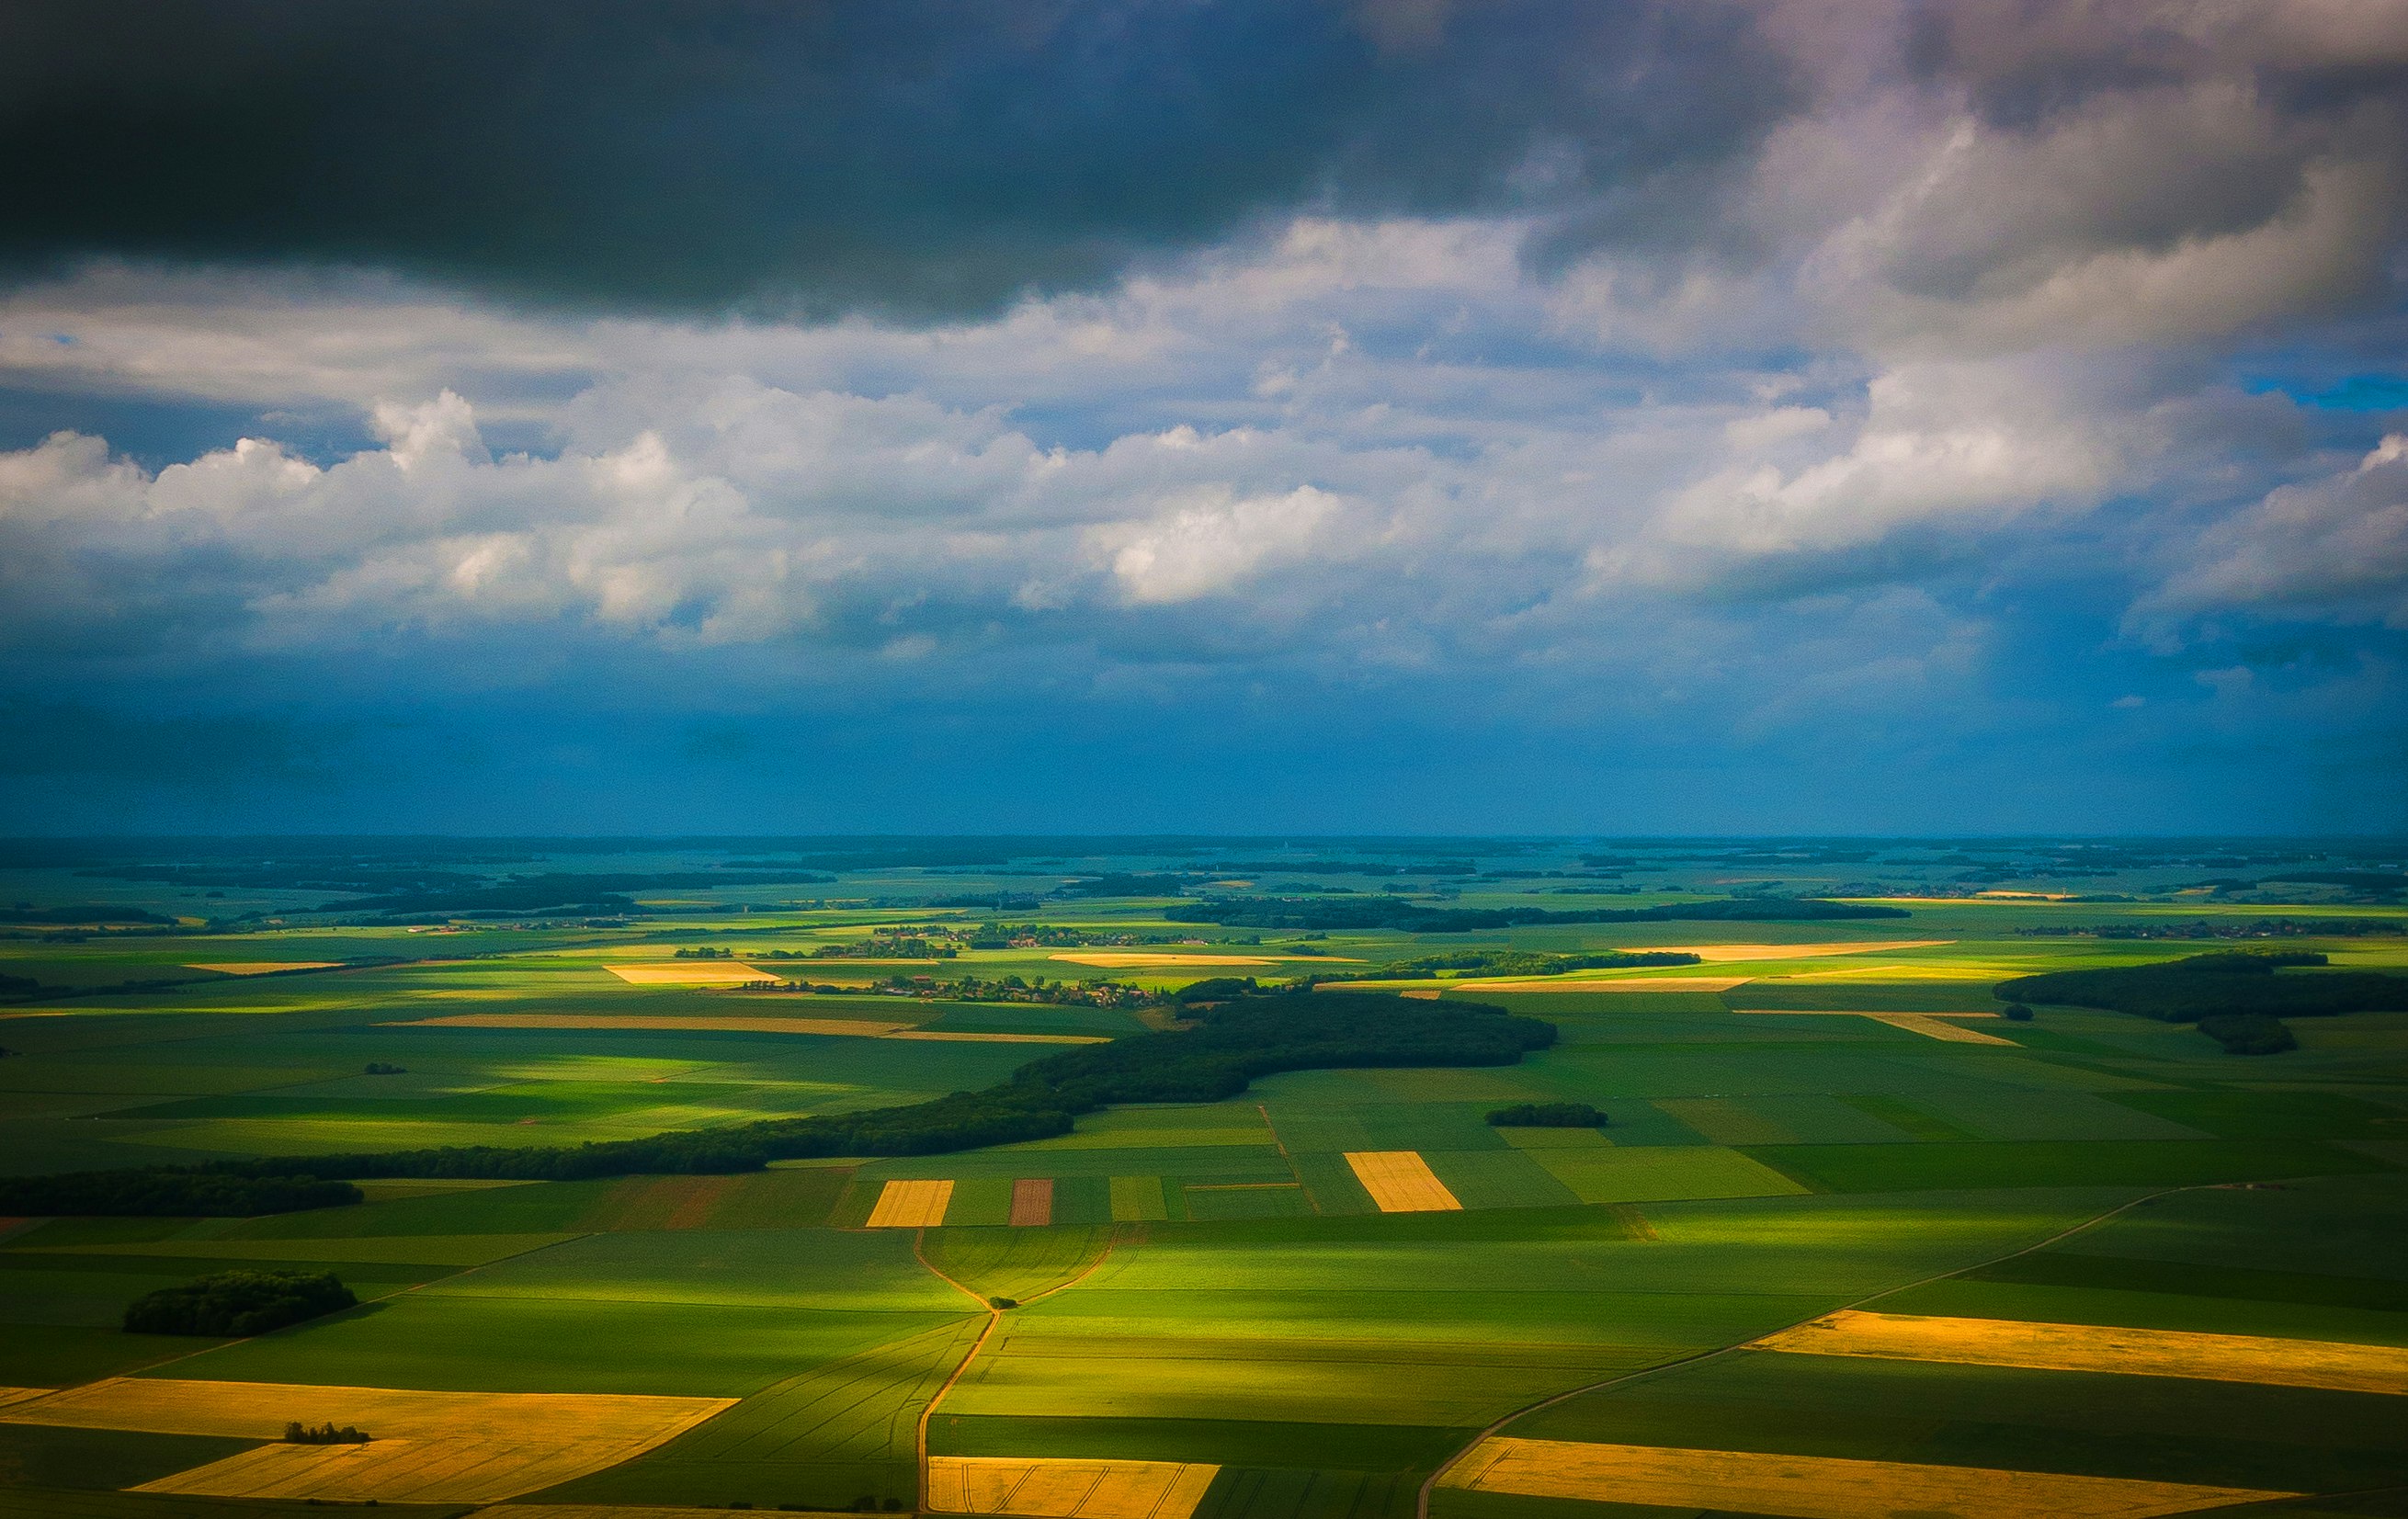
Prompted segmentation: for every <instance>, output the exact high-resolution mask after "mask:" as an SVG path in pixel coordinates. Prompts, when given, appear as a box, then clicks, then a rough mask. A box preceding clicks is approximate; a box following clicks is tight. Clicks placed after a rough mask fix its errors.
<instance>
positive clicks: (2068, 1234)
mask: <svg viewBox="0 0 2408 1519" xmlns="http://www.w3.org/2000/svg"><path fill="white" fill-rule="evenodd" d="M2232 1184H2233V1183H2231V1182H2194V1183H2192V1184H2190V1185H2187V1186H2179V1187H2166V1188H2164V1189H2162V1190H2160V1191H2157V1192H2150V1193H2144V1194H2143V1195H2142V1196H2140V1197H2134V1198H2132V1199H2130V1200H2129V1201H2128V1202H2121V1203H2118V1204H2116V1205H2115V1206H2114V1207H2113V1208H2110V1209H2108V1210H2107V1211H2105V1212H2103V1213H2096V1214H2093V1215H2092V1216H2090V1217H2089V1218H2085V1219H2084V1220H2083V1221H2082V1222H2081V1223H2079V1224H2075V1225H2071V1226H2069V1227H2067V1228H2063V1229H2059V1230H2058V1231H2057V1233H2055V1234H2052V1235H2050V1236H2049V1237H2048V1238H2047V1239H2045V1240H2036V1241H2034V1242H2033V1243H2031V1244H2028V1245H2025V1246H2023V1247H2022V1248H2021V1249H2018V1250H2010V1251H2007V1252H2006V1253H2004V1254H1999V1255H1993V1256H1991V1257H1990V1258H1989V1259H1987V1260H1979V1261H1975V1262H1973V1263H1971V1265H1968V1266H1959V1267H1956V1268H1951V1269H1949V1270H1945V1271H1935V1272H1933V1273H1932V1274H1931V1275H1929V1276H1927V1277H1921V1278H1918V1279H1917V1280H1915V1281H1913V1282H1907V1283H1899V1285H1897V1286H1892V1287H1884V1288H1882V1289H1881V1290H1880V1291H1879V1292H1872V1293H1867V1294H1866V1295H1865V1296H1864V1297H1858V1298H1856V1299H1855V1300H1854V1301H1852V1302H1847V1303H1842V1304H1840V1305H1839V1306H1837V1307H1835V1308H1828V1309H1824V1310H1822V1311H1818V1312H1814V1313H1809V1314H1808V1315H1806V1317H1804V1318H1802V1319H1799V1320H1798V1321H1797V1323H1795V1324H1785V1325H1783V1326H1780V1327H1779V1328H1774V1329H1769V1330H1767V1331H1765V1334H1779V1333H1781V1332H1782V1330H1784V1329H1794V1328H1797V1327H1799V1326H1802V1325H1806V1324H1810V1323H1812V1322H1813V1321H1814V1320H1816V1319H1819V1318H1827V1317H1828V1316H1829V1315H1831V1314H1833V1313H1844V1312H1846V1311H1849V1310H1851V1309H1858V1308H1862V1307H1863V1306H1864V1305H1865V1304H1867V1303H1871V1302H1878V1301H1879V1300H1881V1299H1882V1298H1884V1297H1890V1296H1892V1295H1893V1294H1896V1293H1901V1292H1911V1291H1913V1290H1914V1289H1915V1288H1916V1287H1921V1286H1928V1284H1930V1283H1934V1282H1945V1281H1947V1280H1948V1279H1949V1278H1950V1277H1956V1276H1962V1275H1964V1274H1965V1273H1966V1272H1968V1271H1979V1270H1983V1269H1985V1268H1988V1267H1992V1266H1997V1265H1999V1264H2000V1262H2002V1261H2011V1260H2014V1259H2016V1258H2018V1257H2019V1256H2024V1255H2029V1254H2033V1253H2035V1252H2037V1251H2042V1250H2046V1249H2047V1248H2048V1247H2049V1246H2051V1245H2054V1244H2058V1243H2061V1242H2062V1241H2064V1240H2071V1239H2072V1238H2073V1237H2074V1236H2075V1235H2077V1234H2081V1233H2084V1232H2085V1231H2086V1230H2090V1229H2095V1228H2097V1227H2098V1226H2099V1225H2101V1224H2104V1223H2106V1222H2107V1221H2108V1220H2109V1219H2112V1218H2115V1217H2118V1216H2119V1215H2121V1214H2124V1213H2128V1212H2129V1211H2132V1210H2133V1209H2135V1208H2140V1207H2143V1206H2145V1205H2146V1204H2149V1203H2153V1202H2156V1201H2157V1199H2158V1198H2160V1197H2173V1196H2175V1195H2176V1194H2179V1193H2184V1192H2212V1191H2214V1190H2215V1189H2217V1188H2219V1187H2224V1186H2229V1185H2232ZM1765 1334H1758V1335H1751V1336H1749V1337H1748V1338H1747V1339H1746V1340H1742V1341H1740V1342H1739V1343H1737V1344H1731V1345H1718V1346H1716V1347H1714V1348H1713V1349H1712V1350H1702V1351H1699V1352H1697V1353H1696V1354H1690V1355H1683V1356H1679V1357H1676V1358H1675V1359H1672V1360H1670V1361H1660V1362H1658V1363H1656V1365H1654V1366H1649V1367H1642V1368H1641V1369H1638V1370H1636V1371H1625V1372H1621V1373H1619V1374H1618V1375H1615V1376H1611V1377H1607V1378H1605V1379H1603V1380H1602V1381H1598V1382H1592V1383H1587V1384H1586V1385H1584V1386H1579V1387H1574V1388H1571V1389H1570V1390H1569V1391H1566V1392H1560V1393H1555V1394H1552V1395H1551V1396H1549V1397H1541V1398H1540V1399H1538V1400H1537V1401H1535V1402H1531V1403H1526V1404H1524V1405H1523V1406H1522V1407H1520V1408H1517V1409H1515V1410H1513V1411H1512V1412H1510V1413H1508V1414H1506V1415H1505V1416H1504V1417H1502V1418H1500V1419H1498V1420H1496V1421H1495V1422H1494V1423H1491V1424H1489V1425H1488V1426H1485V1427H1484V1428H1482V1429H1481V1430H1480V1431H1479V1433H1477V1434H1475V1435H1473V1436H1472V1437H1471V1438H1470V1439H1469V1440H1465V1441H1464V1442H1463V1444H1462V1446H1461V1447H1460V1448H1459V1449H1457V1450H1456V1451H1455V1454H1454V1455H1450V1456H1448V1457H1447V1458H1446V1459H1445V1460H1444V1461H1441V1462H1440V1463H1439V1465H1438V1468H1437V1469H1435V1470H1433V1471H1432V1472H1431V1473H1430V1474H1429V1475H1428V1476H1426V1477H1425V1478H1423V1479H1422V1484H1421V1489H1420V1491H1419V1492H1418V1493H1416V1494H1415V1495H1414V1498H1413V1516H1414V1519H1430V1495H1431V1494H1432V1493H1434V1492H1436V1491H1437V1489H1438V1484H1439V1481H1440V1479H1441V1478H1443V1477H1444V1476H1445V1475H1446V1474H1447V1473H1448V1472H1450V1471H1453V1470H1454V1469H1455V1468H1456V1467H1458V1466H1460V1465H1462V1464H1463V1459H1464V1457H1466V1456H1468V1455H1470V1454H1471V1453H1472V1452H1474V1451H1476V1450H1478V1449H1479V1448H1480V1446H1481V1444H1482V1443H1483V1442H1484V1441H1485V1440H1488V1439H1489V1437H1491V1436H1492V1435H1495V1434H1497V1433H1498V1432H1499V1431H1501V1430H1503V1429H1504V1428H1505V1427H1506V1426H1508V1425H1511V1424H1512V1423H1513V1422H1514V1421H1516V1420H1518V1419H1523V1418H1527V1417H1528V1416H1529V1415H1530V1414H1533V1413H1537V1412H1541V1410H1544V1409H1551V1408H1554V1407H1555V1405H1556V1404H1558V1403H1568V1402H1570V1401H1571V1400H1572V1399H1573V1398H1575V1397H1581V1396H1583V1395H1584V1394H1587V1393H1595V1392H1603V1391H1604V1390H1606V1389H1607V1388H1609V1387H1619V1386H1622V1385H1624V1384H1626V1383H1633V1382H1639V1381H1641V1380H1643V1379H1645V1378H1648V1377H1653V1376H1658V1375H1660V1374H1662V1373H1664V1372H1667V1371H1677V1370H1680V1369H1683V1368H1684V1367H1692V1366H1702V1365H1703V1364H1705V1363H1706V1362H1708V1361H1715V1360H1720V1359H1721V1358H1722V1357H1724V1356H1726V1355H1730V1354H1736V1353H1738V1352H1740V1351H1742V1350H1745V1349H1746V1348H1747V1347H1748V1346H1749V1345H1751V1344H1753V1343H1755V1342H1756V1340H1761V1339H1763V1338H1765ZM2390 1490H2391V1489H2388V1488H2385V1489H2380V1491H2385V1492H2388V1491H2390ZM2318 1496H2336V1497H2338V1496H2344V1495H2318ZM2286 1501H2295V1500H2291V1499H2286ZM2249 1507H2257V1505H2254V1504H2253V1505H2249Z"/></svg>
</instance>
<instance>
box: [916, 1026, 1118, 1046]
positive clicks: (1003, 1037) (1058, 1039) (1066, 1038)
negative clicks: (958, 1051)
mask: <svg viewBox="0 0 2408 1519" xmlns="http://www.w3.org/2000/svg"><path fill="white" fill-rule="evenodd" d="M881 1038H883V1039H942V1040H944V1041H946V1042H948V1043H952V1044H1110V1043H1111V1042H1112V1037H1111V1035H1110V1034H953V1033H948V1032H946V1031H945V1030H943V1029H941V1028H908V1029H899V1030H897V1031H896V1032H895V1033H892V1034H886V1035H882V1036H881Z"/></svg>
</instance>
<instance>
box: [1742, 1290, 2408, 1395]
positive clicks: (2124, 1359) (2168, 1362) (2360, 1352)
mask: <svg viewBox="0 0 2408 1519" xmlns="http://www.w3.org/2000/svg"><path fill="white" fill-rule="evenodd" d="M1750 1348H1751V1349H1756V1350H1772V1351H1791V1352H1796V1353H1799V1354H1811V1355H1862V1356H1871V1357H1874V1358H1876V1359H1882V1360H1893V1361H1940V1362H1945V1363H1949V1364H1952V1365H1957V1366H2020V1367H2034V1368H2039V1369H2046V1370H2052V1371H2115V1372H2121V1373H2123V1374H2125V1375H2128V1376H2136V1377H2189V1378H2193V1379H2196V1380H2199V1381H2202V1382H2251V1383H2271V1384H2272V1385H2275V1386H2282V1387H2326V1388H2331V1389H2333V1390H2335V1391H2339V1392H2352V1393H2390V1394H2394V1395H2400V1396H2408V1349H2401V1348H2400V1347H2397V1346H2392V1345H2353V1344H2349V1343H2346V1342H2344V1341H2342V1340H2276V1339H2271V1338H2266V1337H2261V1336H2257V1335H2217V1334H2192V1333H2187V1332H2183V1331H2176V1330H2171V1329H2116V1328H2102V1327H2100V1326H2095V1325H2087V1324H2026V1323H2021V1322H2018V1321H2015V1320H2012V1319H1947V1318H1924V1317H1920V1316H1918V1315H1914V1314H1906V1313H1866V1312H1860V1311H1855V1310H1849V1311H1843V1312H1839V1313H1834V1314H1832V1315H1831V1316H1830V1317H1828V1318H1821V1319H1816V1320H1814V1321H1813V1323H1811V1324H1802V1325H1799V1326H1798V1327H1796V1328H1794V1329H1784V1330H1782V1331H1781V1332H1780V1333H1779V1334H1775V1335H1768V1336H1766V1337H1765V1338H1764V1339H1762V1340H1757V1341H1756V1342H1755V1344H1754V1345H1753V1346H1751V1347H1750Z"/></svg>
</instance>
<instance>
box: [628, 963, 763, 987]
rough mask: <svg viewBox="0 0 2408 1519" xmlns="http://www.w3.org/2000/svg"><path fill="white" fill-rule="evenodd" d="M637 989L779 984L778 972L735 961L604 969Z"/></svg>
mask: <svg viewBox="0 0 2408 1519" xmlns="http://www.w3.org/2000/svg"><path fill="white" fill-rule="evenodd" d="M602 968H603V969H605V970H607V971H609V973H610V974H612V975H613V976H616V977H618V978H619V979H620V980H621V981H623V982H627V983H629V984H630V985H634V986H732V985H736V984H737V983H738V982H748V981H776V980H777V979H778V977H777V975H776V973H775V972H772V971H767V970H756V969H754V968H753V967H751V966H748V965H744V964H741V963H740V962H738V961H735V960H654V961H652V962H650V963H648V964H645V965H640V966H604V967H602Z"/></svg>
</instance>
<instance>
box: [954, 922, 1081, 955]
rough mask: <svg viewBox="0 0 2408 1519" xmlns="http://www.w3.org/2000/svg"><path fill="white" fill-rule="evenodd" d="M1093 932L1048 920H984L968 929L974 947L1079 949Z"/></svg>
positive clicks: (970, 943) (971, 945)
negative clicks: (1003, 921) (1019, 921)
mask: <svg viewBox="0 0 2408 1519" xmlns="http://www.w3.org/2000/svg"><path fill="white" fill-rule="evenodd" d="M1093 938H1094V935H1093V934H1092V933H1090V932H1089V931H1088V930H1087V929H1084V928H1057V927H1055V926H1054V925H1053V924H1046V923H982V924H979V925H978V926H977V927H975V928H973V929H971V930H970V931H969V947H970V948H971V949H974V950H1022V949H1077V948H1079V947H1080V946H1082V945H1084V944H1086V943H1087V942H1088V941H1089V940H1090V939H1093Z"/></svg>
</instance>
